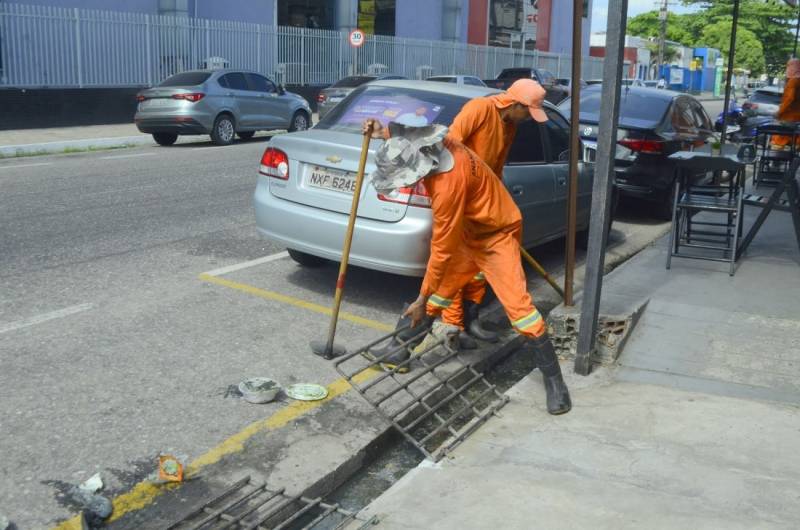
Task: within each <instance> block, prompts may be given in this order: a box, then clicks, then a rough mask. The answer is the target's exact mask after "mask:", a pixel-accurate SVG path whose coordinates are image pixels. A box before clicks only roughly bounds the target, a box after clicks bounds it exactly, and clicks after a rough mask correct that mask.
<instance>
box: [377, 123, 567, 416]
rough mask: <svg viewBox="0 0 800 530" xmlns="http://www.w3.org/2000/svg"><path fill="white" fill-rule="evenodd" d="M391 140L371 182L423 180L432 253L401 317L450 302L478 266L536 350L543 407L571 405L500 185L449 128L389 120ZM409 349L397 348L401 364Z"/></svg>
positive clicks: (427, 316)
mask: <svg viewBox="0 0 800 530" xmlns="http://www.w3.org/2000/svg"><path fill="white" fill-rule="evenodd" d="M388 132H389V134H388V136H389V139H388V140H386V142H385V143H384V144H383V145H382V146H381V147H380V149H379V150H378V152H377V154H376V157H375V164H376V170H375V171H374V172H373V174H372V175H371V179H372V184H373V186H374V187H375V188H376V189H377V190H378V191H379V192H381V193H390V192H391V191H393V190H396V189H398V188H401V187H409V186H410V187H413V186H414V185H415V184H416V183H417V182H419V181H420V180H422V181H423V184H424V186H425V188H426V189H427V191H428V194H429V195H430V197H431V208H432V211H433V236H432V239H431V255H430V258H429V260H428V266H427V269H426V271H425V278H424V280H423V282H422V287H421V289H420V293H419V297H418V298H417V299H416V300H415V301H414V302H413V303H412V304H411V305H410V306H409V307H408V308H407V310H406V311H405V314H404V316H407V317H409V318H410V320H411V325H412V327H414V326H416V325H417V324H418V323H419V322H421V321H428V322H429V321H430V320H431V319H432V318H433V317H436V316H438V315H440V314H441V313H442V312H443V311H444V310H446V309H447V308H448V307H450V306H451V305H452V303H453V299H454V297H455V296H456V295H457V294H458V293H459V291H460V290H461V289H462V287H464V285H465V284H467V283H468V282H469V281H470V280H471V279H472V278H474V277H475V275H476V274H478V272H480V271H483V273H484V275H485V276H486V280H487V281H488V282H489V285H490V286H491V287H492V289H494V292H495V294H496V295H497V298H498V300H499V301H500V303H501V304H502V305H503V308H504V309H505V311H506V314H507V315H508V318H509V319H510V320H511V323H512V325H513V326H514V329H515V330H516V331H517V332H518V333H520V334H521V335H523V336H525V337H526V338H527V339H528V340H529V343H530V345H531V347H532V349H533V355H534V360H535V362H536V366H537V368H539V370H540V371H541V372H542V375H543V376H544V384H545V389H546V391H547V410H548V412H550V413H551V414H563V413H565V412H568V411H569V410H570V408H571V407H572V404H571V402H570V397H569V391H568V390H567V386H566V384H565V383H564V379H563V377H562V376H561V367H560V366H559V364H558V358H557V357H556V354H555V350H554V349H553V345H552V344H551V343H550V339H549V338H548V335H547V326H546V325H545V322H544V319H543V318H542V315H540V314H539V311H538V310H537V309H536V307H534V305H533V302H532V300H531V297H530V294H529V293H528V289H527V282H526V280H525V273H524V271H523V270H522V264H521V262H520V252H519V243H520V238H521V231H522V215H521V214H520V211H519V208H517V205H516V204H515V203H514V201H513V199H512V198H511V195H509V193H508V191H507V190H506V188H505V186H503V183H502V182H501V181H500V179H499V178H498V177H497V176H496V175H495V174H494V173H493V172H492V170H491V169H490V168H489V166H487V165H486V164H485V163H484V162H483V161H482V160H481V159H480V158H479V157H478V156H477V155H476V154H475V153H474V152H472V151H471V150H470V149H469V148H467V147H465V146H464V144H462V143H461V142H459V141H458V140H456V139H455V138H453V137H451V136H447V127H444V126H442V125H430V126H426V127H405V126H403V125H399V124H396V123H390V124H389V131H388ZM409 355H410V354H409V353H408V350H407V349H406V348H397V351H396V356H397V357H399V358H397V359H392V362H393V363H395V364H396V365H397V364H400V363H402V362H404V361H405V360H407V359H408V357H409Z"/></svg>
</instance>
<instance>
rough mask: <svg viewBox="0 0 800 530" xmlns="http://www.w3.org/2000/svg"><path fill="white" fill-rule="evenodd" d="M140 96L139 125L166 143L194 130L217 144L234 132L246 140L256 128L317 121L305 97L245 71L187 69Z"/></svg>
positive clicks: (303, 126) (292, 126)
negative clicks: (314, 119)
mask: <svg viewBox="0 0 800 530" xmlns="http://www.w3.org/2000/svg"><path fill="white" fill-rule="evenodd" d="M136 99H137V101H138V102H139V106H138V109H137V111H136V115H135V117H134V119H133V120H134V123H136V127H137V128H138V129H139V130H140V131H141V132H143V133H148V134H152V135H153V138H154V139H155V141H156V142H158V143H159V144H160V145H172V144H174V143H175V141H176V140H177V139H178V136H179V135H188V134H209V135H211V140H212V141H213V142H214V143H215V144H217V145H228V144H230V143H231V142H233V139H234V134H238V135H239V137H240V138H242V139H245V140H246V139H248V138H252V137H253V135H254V134H255V133H256V131H261V130H273V129H274V130H281V129H285V130H289V131H302V130H305V129H308V128H309V127H310V126H311V108H310V107H309V105H308V102H307V101H306V100H305V99H304V98H303V97H302V96H299V95H297V94H293V93H291V92H286V91H285V90H284V89H283V87H282V86H280V85H276V84H275V83H273V82H272V81H270V80H269V79H268V78H266V77H264V76H263V75H261V74H258V73H255V72H248V71H243V70H196V71H190V72H182V73H180V74H175V75H173V76H171V77H169V78H167V79H166V80H165V81H163V82H162V83H161V84H159V85H158V86H156V87H153V88H148V89H146V90H143V91H141V92H139V94H138V95H137V96H136Z"/></svg>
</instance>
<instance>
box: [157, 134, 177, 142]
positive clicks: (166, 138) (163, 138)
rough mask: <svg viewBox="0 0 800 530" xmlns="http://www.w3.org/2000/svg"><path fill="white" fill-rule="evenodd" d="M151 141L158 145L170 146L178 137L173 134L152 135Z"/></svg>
mask: <svg viewBox="0 0 800 530" xmlns="http://www.w3.org/2000/svg"><path fill="white" fill-rule="evenodd" d="M153 140H155V141H156V143H157V144H158V145H172V144H174V143H175V142H176V141H177V140H178V135H177V134H175V133H153Z"/></svg>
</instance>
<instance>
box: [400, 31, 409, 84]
mask: <svg viewBox="0 0 800 530" xmlns="http://www.w3.org/2000/svg"><path fill="white" fill-rule="evenodd" d="M407 49H408V39H403V70H402V72H403V75H404V76H406V77H410V76H409V75H408V73H407V72H406V50H407Z"/></svg>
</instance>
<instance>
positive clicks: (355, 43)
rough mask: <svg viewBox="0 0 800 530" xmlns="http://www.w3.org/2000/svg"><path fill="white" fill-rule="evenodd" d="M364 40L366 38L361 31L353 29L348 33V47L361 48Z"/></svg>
mask: <svg viewBox="0 0 800 530" xmlns="http://www.w3.org/2000/svg"><path fill="white" fill-rule="evenodd" d="M365 40H366V37H365V35H364V32H363V31H361V30H360V29H354V30H353V31H351V32H350V46H352V47H354V48H360V47H361V46H363V44H364V41H365Z"/></svg>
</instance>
